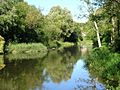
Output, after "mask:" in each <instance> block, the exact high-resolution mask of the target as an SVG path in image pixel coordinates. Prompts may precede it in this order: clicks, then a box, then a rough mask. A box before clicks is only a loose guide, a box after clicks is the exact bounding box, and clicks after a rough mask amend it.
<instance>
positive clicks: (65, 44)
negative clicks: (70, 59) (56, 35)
mask: <svg viewBox="0 0 120 90" xmlns="http://www.w3.org/2000/svg"><path fill="white" fill-rule="evenodd" d="M57 43H58V44H59V47H60V48H64V47H70V46H73V45H75V44H74V43H72V42H61V41H58V42H57Z"/></svg>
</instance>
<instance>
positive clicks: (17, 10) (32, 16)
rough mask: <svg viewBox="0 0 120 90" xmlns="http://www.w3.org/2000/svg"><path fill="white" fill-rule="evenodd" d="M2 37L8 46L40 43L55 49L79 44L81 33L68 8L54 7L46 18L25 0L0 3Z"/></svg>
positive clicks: (2, 0)
mask: <svg viewBox="0 0 120 90" xmlns="http://www.w3.org/2000/svg"><path fill="white" fill-rule="evenodd" d="M0 35H1V36H2V37H4V39H5V41H6V43H9V42H15V43H31V42H41V43H43V44H44V45H47V46H50V47H56V46H57V41H62V42H66V41H67V42H74V43H76V42H77V41H78V39H79V38H81V31H80V27H79V24H78V23H76V22H74V21H73V19H72V16H71V13H70V11H69V10H67V9H65V8H64V9H63V8H61V7H59V6H55V7H53V8H51V10H50V12H49V13H48V15H46V16H44V15H42V13H41V10H39V9H37V8H35V7H34V6H30V5H28V4H27V3H26V2H24V1H22V0H17V1H16V0H1V3H0Z"/></svg>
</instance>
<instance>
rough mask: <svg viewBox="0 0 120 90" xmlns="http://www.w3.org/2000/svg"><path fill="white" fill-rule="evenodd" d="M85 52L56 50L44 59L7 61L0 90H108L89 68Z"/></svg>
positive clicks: (2, 73) (3, 69) (72, 49)
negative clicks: (93, 75) (85, 60)
mask: <svg viewBox="0 0 120 90" xmlns="http://www.w3.org/2000/svg"><path fill="white" fill-rule="evenodd" d="M82 55H83V53H82V52H81V48H80V47H77V46H74V47H69V48H64V49H63V50H53V51H49V53H48V54H47V55H46V56H45V57H44V58H38V59H23V60H14V59H13V60H10V61H9V59H8V60H7V59H5V60H4V64H5V65H6V66H5V67H4V68H2V69H1V70H0V90H104V89H105V87H104V86H103V85H102V84H101V83H99V82H98V81H97V80H95V78H94V77H92V76H91V75H90V73H89V71H88V69H87V67H86V63H85V62H84V59H83V58H82V59H81V56H82Z"/></svg>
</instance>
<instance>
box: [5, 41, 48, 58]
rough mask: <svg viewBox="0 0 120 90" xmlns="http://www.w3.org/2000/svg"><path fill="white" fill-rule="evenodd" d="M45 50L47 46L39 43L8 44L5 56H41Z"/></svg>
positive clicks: (45, 52)
mask: <svg viewBox="0 0 120 90" xmlns="http://www.w3.org/2000/svg"><path fill="white" fill-rule="evenodd" d="M47 51H48V50H47V47H46V46H44V45H43V44H41V43H29V44H26V43H20V44H10V45H9V46H8V55H7V57H8V58H9V60H13V59H34V58H42V57H43V56H45V55H46V54H47Z"/></svg>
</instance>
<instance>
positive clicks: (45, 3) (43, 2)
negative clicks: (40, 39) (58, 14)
mask: <svg viewBox="0 0 120 90" xmlns="http://www.w3.org/2000/svg"><path fill="white" fill-rule="evenodd" d="M24 1H25V2H27V3H28V4H29V5H34V6H35V7H37V8H41V9H42V13H43V14H44V15H47V14H48V12H49V11H50V9H51V8H52V7H53V6H57V5H59V6H60V7H62V8H67V9H68V10H70V11H71V14H72V17H73V20H74V21H76V22H86V21H87V19H86V18H85V17H83V18H78V17H80V15H85V14H88V12H87V10H86V7H87V5H86V4H85V3H84V2H83V1H82V0H24ZM81 8H82V9H81Z"/></svg>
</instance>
